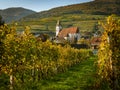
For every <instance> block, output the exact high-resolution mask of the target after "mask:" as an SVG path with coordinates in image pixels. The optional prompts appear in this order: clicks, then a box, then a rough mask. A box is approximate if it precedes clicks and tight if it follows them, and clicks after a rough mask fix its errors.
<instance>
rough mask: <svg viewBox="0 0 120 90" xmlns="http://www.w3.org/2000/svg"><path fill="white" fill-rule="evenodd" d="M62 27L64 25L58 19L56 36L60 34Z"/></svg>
mask: <svg viewBox="0 0 120 90" xmlns="http://www.w3.org/2000/svg"><path fill="white" fill-rule="evenodd" d="M61 29H62V26H61V23H60V20H58V21H57V24H56V36H58V34H59V32H60V31H61Z"/></svg>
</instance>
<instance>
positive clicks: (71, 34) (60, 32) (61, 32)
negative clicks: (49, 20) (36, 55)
mask: <svg viewBox="0 0 120 90" xmlns="http://www.w3.org/2000/svg"><path fill="white" fill-rule="evenodd" d="M79 39H80V31H79V28H78V27H69V28H64V29H63V28H62V25H61V23H60V21H59V20H58V21H57V24H56V41H57V42H59V43H63V42H64V41H68V42H70V43H76V42H77V41H78V40H79Z"/></svg>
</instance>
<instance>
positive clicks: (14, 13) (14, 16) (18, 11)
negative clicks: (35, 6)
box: [0, 7, 36, 22]
mask: <svg viewBox="0 0 120 90" xmlns="http://www.w3.org/2000/svg"><path fill="white" fill-rule="evenodd" d="M33 13H36V12H35V11H32V10H29V9H25V8H21V7H17V8H7V9H4V10H0V15H1V16H2V17H3V19H4V21H5V22H11V21H15V20H19V19H21V18H23V17H25V16H27V15H30V14H33Z"/></svg>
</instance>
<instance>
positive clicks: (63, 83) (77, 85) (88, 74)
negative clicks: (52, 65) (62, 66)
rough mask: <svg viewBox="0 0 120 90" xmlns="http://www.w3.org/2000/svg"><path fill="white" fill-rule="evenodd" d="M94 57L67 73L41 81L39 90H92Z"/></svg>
mask: <svg viewBox="0 0 120 90" xmlns="http://www.w3.org/2000/svg"><path fill="white" fill-rule="evenodd" d="M95 60H96V57H91V58H89V59H88V60H85V61H83V62H81V63H80V64H78V65H76V66H74V67H72V68H70V69H69V70H68V71H67V72H65V73H61V74H58V75H56V76H54V77H52V78H51V79H47V80H42V81H41V82H40V83H41V85H40V86H39V89H40V90H92V89H90V88H88V87H90V86H91V85H92V84H93V83H94V80H95V79H94V75H95V66H94V61H95Z"/></svg>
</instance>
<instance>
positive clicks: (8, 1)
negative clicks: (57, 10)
mask: <svg viewBox="0 0 120 90" xmlns="http://www.w3.org/2000/svg"><path fill="white" fill-rule="evenodd" d="M89 1H92V0H0V9H6V8H9V7H24V8H27V9H31V10H34V11H37V12H39V11H44V10H49V9H51V8H54V7H59V6H64V5H70V4H77V3H84V2H89Z"/></svg>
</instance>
